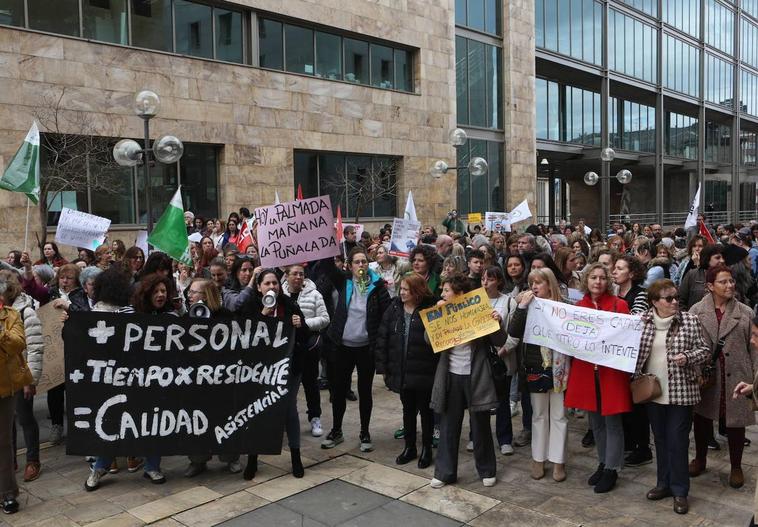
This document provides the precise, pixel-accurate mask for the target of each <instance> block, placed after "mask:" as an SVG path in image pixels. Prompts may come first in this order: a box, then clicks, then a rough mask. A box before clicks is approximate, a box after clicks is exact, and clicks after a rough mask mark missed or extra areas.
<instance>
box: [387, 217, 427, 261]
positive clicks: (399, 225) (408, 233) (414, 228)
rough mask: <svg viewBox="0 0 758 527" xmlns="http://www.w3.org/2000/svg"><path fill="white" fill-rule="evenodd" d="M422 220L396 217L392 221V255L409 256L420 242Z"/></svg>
mask: <svg viewBox="0 0 758 527" xmlns="http://www.w3.org/2000/svg"><path fill="white" fill-rule="evenodd" d="M419 231H421V222H419V221H413V220H406V219H402V218H395V219H394V220H393V222H392V238H390V256H402V257H404V258H408V256H410V254H411V251H412V250H413V249H415V248H416V245H417V244H418V236H419Z"/></svg>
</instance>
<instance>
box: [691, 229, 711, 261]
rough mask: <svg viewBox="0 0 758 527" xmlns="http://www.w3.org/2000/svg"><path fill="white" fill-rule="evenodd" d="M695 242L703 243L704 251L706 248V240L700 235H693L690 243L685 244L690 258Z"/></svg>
mask: <svg viewBox="0 0 758 527" xmlns="http://www.w3.org/2000/svg"><path fill="white" fill-rule="evenodd" d="M697 242H702V243H703V249H705V248H706V247H707V246H708V239H707V238H706V237H705V236H703V235H702V234H696V235H694V236H693V237H692V238H691V239H690V241H688V242H687V254H688V255H690V256H692V250H693V249H694V248H695V244H696V243H697Z"/></svg>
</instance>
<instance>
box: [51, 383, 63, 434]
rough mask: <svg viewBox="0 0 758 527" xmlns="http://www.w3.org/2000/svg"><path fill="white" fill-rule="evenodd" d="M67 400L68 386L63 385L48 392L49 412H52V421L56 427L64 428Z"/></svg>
mask: <svg viewBox="0 0 758 527" xmlns="http://www.w3.org/2000/svg"><path fill="white" fill-rule="evenodd" d="M65 398H66V385H65V384H61V385H60V386H56V387H55V388H52V389H51V390H48V392H47V411H48V412H50V421H51V422H52V423H53V424H54V425H60V426H63V416H64V410H63V401H64V400H65Z"/></svg>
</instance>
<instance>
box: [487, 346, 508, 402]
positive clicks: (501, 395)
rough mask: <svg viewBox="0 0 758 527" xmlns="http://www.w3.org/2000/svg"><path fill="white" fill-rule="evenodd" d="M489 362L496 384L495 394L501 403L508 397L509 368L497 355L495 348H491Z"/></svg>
mask: <svg viewBox="0 0 758 527" xmlns="http://www.w3.org/2000/svg"><path fill="white" fill-rule="evenodd" d="M487 361H488V362H489V364H490V372H491V374H492V382H493V383H494V384H495V393H497V398H498V400H499V401H503V400H505V398H506V397H508V393H507V392H508V389H507V388H508V385H507V379H506V378H507V377H508V368H507V367H506V366H505V362H503V359H501V358H500V356H499V355H498V354H497V350H496V349H495V348H494V347H493V346H490V347H489V351H488V352H487Z"/></svg>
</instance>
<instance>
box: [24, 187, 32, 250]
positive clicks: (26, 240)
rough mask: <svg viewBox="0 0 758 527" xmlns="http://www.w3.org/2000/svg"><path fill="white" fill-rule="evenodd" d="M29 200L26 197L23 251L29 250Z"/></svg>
mask: <svg viewBox="0 0 758 527" xmlns="http://www.w3.org/2000/svg"><path fill="white" fill-rule="evenodd" d="M30 202H31V200H30V199H29V198H28V197H27V198H26V229H25V230H24V252H29V245H28V243H29V204H30Z"/></svg>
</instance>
